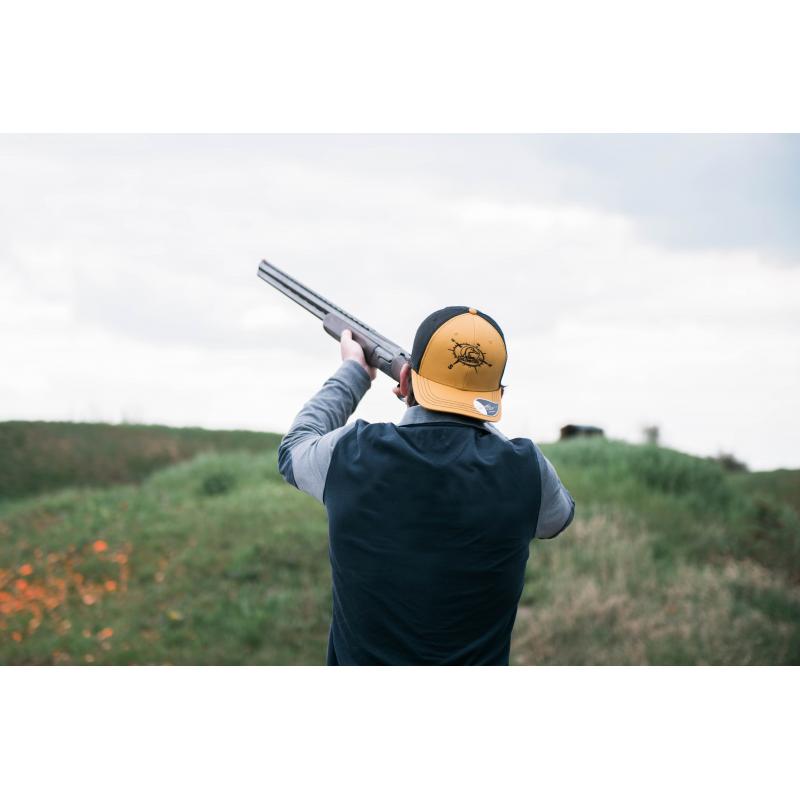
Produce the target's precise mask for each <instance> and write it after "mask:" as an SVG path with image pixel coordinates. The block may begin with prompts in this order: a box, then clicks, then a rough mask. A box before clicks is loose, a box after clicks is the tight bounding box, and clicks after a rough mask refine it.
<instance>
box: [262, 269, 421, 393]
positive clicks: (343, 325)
mask: <svg viewBox="0 0 800 800" xmlns="http://www.w3.org/2000/svg"><path fill="white" fill-rule="evenodd" d="M258 277H259V278H261V280H264V281H266V282H267V283H268V284H270V285H271V286H274V287H275V288H276V289H277V290H278V291H279V292H282V293H283V294H285V295H286V296H287V297H288V298H290V299H292V300H294V301H295V303H297V304H298V305H301V306H303V308H305V309H306V311H310V312H311V313H312V314H313V315H314V316H315V317H318V318H319V319H321V320H322V327H323V329H324V330H325V332H326V333H328V334H330V335H331V336H333V338H334V339H336V340H337V341H339V339H341V337H342V331H343V330H345V329H349V330H350V331H351V332H352V334H353V340H354V341H356V342H358V343H359V344H360V345H361V347H362V348H363V349H364V357H365V358H366V361H367V364H369V365H370V366H371V367H377V368H378V369H379V370H380V371H381V372H383V373H384V374H386V375H388V376H389V377H390V378H393V379H394V380H396V381H399V380H400V370H401V369H402V367H403V364H405V363H407V362H408V363H410V362H411V355H410V354H409V353H408V352H407V351H406V350H403V348H402V347H400V345H398V344H395V343H394V342H393V341H391V340H390V339H387V338H386V337H385V336H382V335H381V334H380V333H378V332H377V331H376V330H374V329H373V328H370V327H369V325H366V324H365V323H363V322H361V320H359V319H356V318H355V317H354V316H353V315H352V314H348V313H347V312H346V311H345V310H344V309H342V308H339V306H337V305H334V304H333V303H331V301H330V300H326V299H325V298H324V297H322V295H319V294H317V293H316V292H315V291H312V290H311V289H309V288H308V287H307V286H303V284H302V283H300V282H299V281H296V280H295V279H294V278H292V277H291V276H290V275H287V274H286V273H285V272H283V270H280V269H278V268H277V267H273V266H272V264H270V263H269V262H267V261H262V262H261V263H260V264H259V265H258Z"/></svg>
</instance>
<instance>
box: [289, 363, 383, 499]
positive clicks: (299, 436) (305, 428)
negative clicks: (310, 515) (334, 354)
mask: <svg viewBox="0 0 800 800" xmlns="http://www.w3.org/2000/svg"><path fill="white" fill-rule="evenodd" d="M370 385H371V381H370V378H369V375H367V373H366V370H364V368H363V367H362V366H361V365H360V364H358V363H357V362H355V361H352V360H350V359H348V360H347V361H343V362H342V364H341V366H340V367H339V369H337V370H336V372H335V373H334V374H333V375H332V376H331V377H330V378H328V380H327V381H325V383H324V384H323V385H322V388H321V389H320V390H319V391H318V392H317V393H316V394H315V395H314V396H313V397H312V398H311V399H310V400H309V401H308V402H307V403H306V404H305V405H304V406H303V408H302V409H301V411H300V413H299V414H298V415H297V416H296V417H295V419H294V422H292V425H291V427H290V428H289V432H288V433H287V434H286V436H284V437H283V439H282V440H281V444H280V447H279V448H278V469H279V470H280V473H281V475H283V477H284V479H285V480H286V481H288V482H289V483H291V484H292V486H296V487H297V488H298V489H300V490H301V491H303V492H306V494H310V495H311V496H312V497H316V498H317V500H319V501H320V502H322V491H323V489H324V488H325V479H326V478H327V475H328V466H329V465H330V463H331V455H332V453H333V449H334V447H336V443H337V442H338V441H339V439H341V438H342V436H343V435H344V434H345V433H346V432H347V431H348V430H349V429H350V428H351V427H352V424H351V425H345V422H347V418H348V417H349V416H350V415H351V414H352V413H353V412H354V411H355V410H356V406H357V405H358V404H359V402H361V398H362V397H363V396H364V395H365V394H366V392H367V389H369V387H370Z"/></svg>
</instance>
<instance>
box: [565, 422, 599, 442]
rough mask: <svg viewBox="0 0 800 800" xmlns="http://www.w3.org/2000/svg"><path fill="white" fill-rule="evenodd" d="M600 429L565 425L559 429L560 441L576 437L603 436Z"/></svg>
mask: <svg viewBox="0 0 800 800" xmlns="http://www.w3.org/2000/svg"><path fill="white" fill-rule="evenodd" d="M604 435H605V434H604V432H603V429H602V428H596V427H595V426H594V425H565V426H564V427H563V428H562V429H561V439H574V438H576V437H577V436H604Z"/></svg>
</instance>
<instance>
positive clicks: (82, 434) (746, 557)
mask: <svg viewBox="0 0 800 800" xmlns="http://www.w3.org/2000/svg"><path fill="white" fill-rule="evenodd" d="M277 441H278V437H277V436H275V435H270V434H256V433H249V432H245V431H236V432H226V431H221V432H216V431H200V430H190V429H184V430H176V429H170V428H161V427H143V426H98V425H69V424H66V423H64V424H50V423H4V424H0V497H2V498H4V499H2V500H0V663H3V664H53V663H55V664H86V663H95V664H149V663H173V664H319V663H322V661H323V659H324V655H325V641H326V635H327V628H328V624H329V619H330V577H329V565H328V556H327V536H326V518H325V511H324V509H323V508H322V506H320V505H319V504H318V503H316V502H315V501H313V500H311V499H310V498H308V497H306V496H305V495H302V494H301V493H300V492H298V491H296V490H294V489H292V488H291V487H289V486H287V485H286V484H285V483H283V481H282V479H281V478H280V476H279V475H278V472H277V468H276V452H275V448H276V446H277ZM543 449H544V450H545V452H546V453H547V455H548V457H549V458H550V459H551V460H552V461H553V463H554V464H555V465H556V467H557V469H558V470H559V473H560V474H561V476H562V479H563V480H564V482H565V483H566V484H567V485H568V486H569V487H570V489H571V490H572V492H573V494H574V496H575V497H576V500H577V503H578V514H577V517H576V521H575V523H574V524H573V526H572V527H571V528H570V529H569V530H568V531H567V532H566V533H565V534H564V535H563V536H562V537H560V538H559V539H556V540H554V541H551V542H534V543H533V545H532V547H531V560H530V563H529V568H528V575H527V584H526V588H525V592H524V594H523V599H522V604H521V607H520V611H519V615H518V619H517V624H516V627H515V632H514V640H513V644H512V663H517V664H797V663H800V517H799V516H798V498H800V471H787V470H781V471H778V472H776V473H754V474H748V473H743V474H741V473H736V474H732V473H727V472H725V471H724V470H723V469H722V468H721V467H720V466H719V465H718V464H717V463H715V462H713V461H709V460H704V459H697V458H693V457H691V456H687V455H684V454H682V453H677V452H674V451H670V450H666V449H661V448H654V447H645V446H632V445H627V444H623V443H620V442H606V441H602V440H600V441H598V440H593V441H573V442H564V443H558V444H553V445H548V446H545V447H544V448H543Z"/></svg>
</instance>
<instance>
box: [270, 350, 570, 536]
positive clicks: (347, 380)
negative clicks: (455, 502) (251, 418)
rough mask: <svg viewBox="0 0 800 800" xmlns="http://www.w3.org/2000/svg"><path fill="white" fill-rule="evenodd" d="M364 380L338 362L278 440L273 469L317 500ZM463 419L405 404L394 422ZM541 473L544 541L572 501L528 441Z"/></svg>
mask: <svg viewBox="0 0 800 800" xmlns="http://www.w3.org/2000/svg"><path fill="white" fill-rule="evenodd" d="M370 384H371V382H370V379H369V376H368V375H367V373H366V371H365V370H364V369H363V367H361V365H360V364H358V362H356V361H353V360H347V361H344V362H342V364H341V366H340V367H339V368H338V369H337V370H336V372H335V373H334V374H333V375H332V376H331V377H330V378H329V379H328V380H327V381H325V383H324V384H323V386H322V388H321V389H320V390H319V391H318V392H317V393H316V394H315V395H314V396H313V397H312V398H311V399H310V400H309V401H308V402H307V403H306V404H305V405H304V406H303V408H302V409H301V411H300V413H299V414H298V415H297V417H296V418H295V419H294V422H292V425H291V428H290V429H289V432H288V433H287V434H286V436H284V438H283V440H282V441H281V445H280V449H279V451H278V467H279V469H280V472H281V474H282V475H283V477H284V478H285V479H286V480H287V481H288V482H289V483H291V484H292V485H293V486H296V487H297V488H298V489H300V490H302V491H303V492H306V493H307V494H309V495H311V496H312V497H315V498H316V499H317V500H319V501H320V502H323V494H324V490H325V481H326V479H327V475H328V468H329V467H330V463H331V457H332V455H333V451H334V449H335V448H336V444H337V443H338V442H339V440H340V439H341V438H342V436H344V435H345V434H346V433H347V431H348V430H349V429H350V428H351V427H352V426H353V425H354V424H355V423H350V424H346V423H347V419H348V417H350V415H351V414H352V413H353V412H354V411H355V410H356V407H357V406H358V404H359V402H360V401H361V398H362V397H363V396H364V395H365V394H366V392H367V390H368V389H369V388H370ZM447 420H450V421H455V422H463V418H462V417H459V416H457V415H454V414H444V413H440V412H437V411H429V410H428V409H426V408H423V407H422V406H411V407H410V408H407V409H406V411H405V413H404V414H403V417H402V419H401V420H400V422H399V425H400V426H403V425H418V424H425V423H435V422H441V421H447ZM480 424H482V425H483V426H484V427H486V428H487V429H488V430H490V431H491V432H492V433H494V434H495V435H496V436H499V437H501V438H503V439H505V438H506V437H505V436H504V435H503V434H502V433H500V431H499V430H498V429H497V428H496V427H495V426H493V425H492V424H491V423H488V422H484V423H480ZM534 449H535V452H536V458H537V459H538V463H539V472H540V475H541V495H542V500H541V506H540V510H539V519H538V520H537V522H536V538H538V539H550V538H553V537H554V536H557V535H558V534H559V533H561V531H563V530H564V528H566V527H567V526H568V525H569V524H570V522H571V521H572V518H573V516H574V513H575V501H574V500H573V499H572V496H571V495H570V493H569V492H568V491H567V490H566V488H565V487H564V486H563V484H562V483H561V481H560V480H559V478H558V475H557V473H556V471H555V469H554V468H553V465H552V464H551V463H550V462H549V461H548V459H547V458H546V457H545V456H544V454H543V453H542V451H541V450H540V449H539V448H538V447H537V446H536V445H534Z"/></svg>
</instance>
